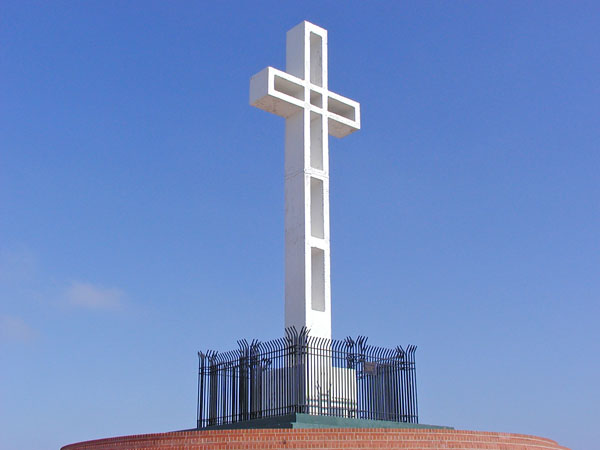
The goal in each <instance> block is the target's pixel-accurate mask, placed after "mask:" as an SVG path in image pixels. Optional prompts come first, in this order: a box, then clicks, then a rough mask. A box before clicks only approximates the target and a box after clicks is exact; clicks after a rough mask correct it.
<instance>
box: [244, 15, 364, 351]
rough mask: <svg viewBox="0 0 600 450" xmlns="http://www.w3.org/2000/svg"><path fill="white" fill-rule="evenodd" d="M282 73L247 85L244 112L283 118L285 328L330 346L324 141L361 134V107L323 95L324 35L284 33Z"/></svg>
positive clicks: (303, 26) (308, 28)
mask: <svg viewBox="0 0 600 450" xmlns="http://www.w3.org/2000/svg"><path fill="white" fill-rule="evenodd" d="M286 70H287V72H282V71H281V70H277V69H275V68H273V67H267V68H266V69H264V70H263V71H261V72H259V73H257V74H256V75H254V76H253V77H252V79H251V80H250V104H251V105H253V106H256V107H257V108H260V109H264V110H265V111H268V112H271V113H274V114H277V115H279V116H282V117H285V119H286V120H285V326H286V328H287V327H290V326H295V327H296V328H297V329H300V328H301V327H303V326H306V327H307V328H308V329H309V330H310V334H311V335H312V336H318V337H325V338H329V339H331V287H330V263H329V261H330V257H329V142H328V141H329V134H332V135H333V136H336V137H340V138H341V137H344V136H347V135H348V134H350V133H352V132H354V131H356V130H358V129H359V128H360V105H359V104H358V103H357V102H355V101H353V100H350V99H348V98H345V97H342V96H341V95H338V94H335V93H333V92H330V91H329V90H328V88H327V30H325V29H323V28H321V27H318V26H316V25H313V24H312V23H309V22H306V21H304V22H302V23H300V24H299V25H297V26H295V27H294V28H292V29H291V30H290V31H288V32H287V42H286Z"/></svg>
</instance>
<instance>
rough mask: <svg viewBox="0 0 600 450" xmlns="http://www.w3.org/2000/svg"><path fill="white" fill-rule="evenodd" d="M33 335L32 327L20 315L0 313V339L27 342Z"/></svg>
mask: <svg viewBox="0 0 600 450" xmlns="http://www.w3.org/2000/svg"><path fill="white" fill-rule="evenodd" d="M35 335H36V333H35V331H34V330H33V328H31V327H30V326H29V325H27V324H26V323H25V321H24V320H23V319H21V318H20V317H16V316H8V315H0V341H20V342H28V341H31V340H32V339H33V338H35Z"/></svg>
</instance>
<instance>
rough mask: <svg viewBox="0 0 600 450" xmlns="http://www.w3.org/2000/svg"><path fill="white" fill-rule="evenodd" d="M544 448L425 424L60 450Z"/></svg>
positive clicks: (544, 443) (516, 438)
mask: <svg viewBox="0 0 600 450" xmlns="http://www.w3.org/2000/svg"><path fill="white" fill-rule="evenodd" d="M109 449H110V450H113V449H114V450H129V449H136V450H146V449H172V450H175V449H190V450H217V449H218V450H237V449H244V450H259V449H260V450H288V449H403V450H406V449H411V450H417V449H419V450H437V449H444V450H446V449H456V450H475V449H486V450H534V449H535V450H540V449H554V450H556V449H561V450H569V449H567V448H566V447H561V446H560V445H558V444H557V443H556V442H554V441H551V440H550V439H545V438H541V437H536V436H527V435H523V434H509V433H488V432H482V431H460V430H423V429H364V428H361V429H357V428H334V429H296V430H291V429H262V430H221V431H185V432H173V433H160V434H143V435H137V436H123V437H116V438H109V439H99V440H96V441H87V442H81V443H79V444H71V445H67V446H65V447H63V448H62V450H109Z"/></svg>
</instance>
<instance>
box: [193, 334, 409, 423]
mask: <svg viewBox="0 0 600 450" xmlns="http://www.w3.org/2000/svg"><path fill="white" fill-rule="evenodd" d="M285 334H286V335H285V337H283V338H280V339H275V340H272V341H268V342H259V341H256V340H254V341H252V342H251V343H248V342H247V341H246V340H241V341H238V345H239V349H237V350H233V351H229V352H226V353H218V352H215V351H208V352H206V353H202V352H198V359H199V367H198V407H197V427H198V428H205V427H211V426H216V425H224V424H231V423H234V422H241V421H246V420H251V419H257V418H264V417H275V416H283V415H288V414H292V413H305V414H313V415H325V416H338V417H353V418H359V419H375V420H389V421H394V422H409V423H418V410H417V386H416V371H415V350H416V346H414V345H409V346H408V347H407V348H406V350H404V349H403V348H402V347H400V346H398V347H396V348H394V349H387V348H381V347H374V346H372V345H367V338H365V337H363V336H360V337H358V338H357V339H356V340H354V339H352V338H349V337H348V338H346V339H345V340H343V341H340V340H329V339H324V338H317V337H313V336H310V335H309V334H308V332H307V330H306V329H302V330H300V332H298V331H296V330H295V329H294V328H290V329H287V330H286V333H285Z"/></svg>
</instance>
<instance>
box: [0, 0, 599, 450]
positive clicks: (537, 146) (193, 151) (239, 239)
mask: <svg viewBox="0 0 600 450" xmlns="http://www.w3.org/2000/svg"><path fill="white" fill-rule="evenodd" d="M0 8H1V9H0V11H1V12H0V42H1V44H0V49H1V50H0V64H1V69H2V70H1V73H2V75H1V77H0V79H1V83H0V367H1V370H0V430H1V431H0V448H3V449H4V448H6V449H23V450H33V449H56V448H58V447H60V446H61V445H65V444H67V443H71V442H76V441H80V440H87V439H93V438H100V437H106V436H114V435H122V434H137V433H148V432H157V431H168V430H174V429H181V428H188V427H192V426H193V425H194V420H195V402H196V399H195V395H196V365H197V360H196V351H197V350H200V349H209V348H210V349H217V350H227V349H231V348H234V347H235V342H236V340H237V339H240V338H243V337H246V338H259V339H263V340H267V339H271V338H275V337H279V336H280V335H281V334H282V328H283V133H284V122H283V120H282V119H280V118H278V117H275V116H272V115H270V114H267V113H265V112H263V111H260V110H258V109H255V108H252V107H250V106H249V105H248V85H249V79H250V77H251V76H252V75H253V74H255V73H256V72H258V71H260V70H261V69H262V68H264V67H266V66H268V65H271V66H274V67H277V68H280V69H284V65H285V64H284V61H285V32H286V31H287V30H288V29H290V28H291V27H293V26H294V25H296V24H297V23H299V22H300V21H302V20H304V19H306V20H309V21H311V22H314V23H316V24H317V25H320V26H322V27H324V28H326V29H328V30H329V86H330V88H331V89H332V90H333V91H335V92H337V93H339V94H341V95H344V96H347V97H350V98H352V99H355V100H357V101H359V102H360V103H361V109H362V129H361V130H360V131H359V132H357V133H355V134H353V135H351V136H349V137H347V138H345V139H343V140H337V139H335V138H330V154H331V157H330V161H331V163H330V164H331V249H332V250H331V252H332V302H333V334H334V337H337V338H343V337H345V336H348V335H352V336H356V335H358V334H364V335H368V336H369V337H370V341H369V342H371V343H373V344H378V345H383V346H394V345H397V344H401V345H406V344H409V343H412V344H416V345H418V351H417V364H418V366H417V368H418V383H419V384H418V390H419V407H420V421H421V422H423V423H433V424H442V425H450V426H454V427H456V428H461V429H477V430H489V431H507V432H515V433H525V434H537V435H542V436H545V437H549V438H552V439H555V440H557V441H559V443H561V444H563V445H566V446H568V447H571V448H573V449H592V448H594V446H595V445H597V443H598V441H599V440H600V431H598V430H599V427H598V421H599V419H600V411H599V407H598V405H599V404H600V385H599V383H598V380H599V379H600V361H599V359H600V358H599V355H600V331H599V326H598V321H599V318H600V301H599V300H600V233H599V230H600V209H599V206H600V204H599V198H600V177H599V175H598V174H599V172H600V152H599V150H600V148H599V147H600V145H599V143H600V114H599V110H600V76H599V75H600V73H599V71H600V44H599V40H598V29H600V6H599V5H598V3H597V2H576V3H575V2H410V3H408V2H332V1H331V2H322V1H319V2H311V1H303V2H266V1H265V2H237V3H236V2H150V1H144V2H116V1H112V2H107V1H102V2H100V1H96V2H73V1H72V2H28V1H18V2H16V1H5V2H3V4H2V6H1V7H0Z"/></svg>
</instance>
